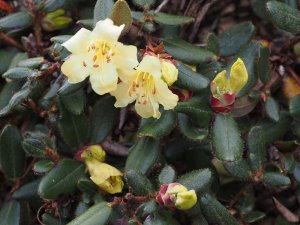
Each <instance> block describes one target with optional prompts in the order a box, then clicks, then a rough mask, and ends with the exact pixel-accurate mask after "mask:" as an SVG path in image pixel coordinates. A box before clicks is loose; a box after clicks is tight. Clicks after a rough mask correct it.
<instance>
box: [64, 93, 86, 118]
mask: <svg viewBox="0 0 300 225" xmlns="http://www.w3.org/2000/svg"><path fill="white" fill-rule="evenodd" d="M61 101H62V103H63V104H64V106H65V107H66V109H67V110H69V111H70V112H71V113H74V114H76V115H79V114H81V113H82V112H83V110H84V107H85V104H86V95H85V92H84V91H83V89H79V90H78V91H76V92H73V93H71V94H68V95H62V96H61Z"/></svg>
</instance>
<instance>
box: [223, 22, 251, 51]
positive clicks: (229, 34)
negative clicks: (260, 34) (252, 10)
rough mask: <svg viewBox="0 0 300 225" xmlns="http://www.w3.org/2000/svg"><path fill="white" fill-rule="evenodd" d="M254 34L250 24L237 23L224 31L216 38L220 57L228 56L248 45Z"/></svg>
mask: <svg viewBox="0 0 300 225" xmlns="http://www.w3.org/2000/svg"><path fill="white" fill-rule="evenodd" d="M253 34H254V26H253V24H252V23H251V22H244V23H239V24H237V25H234V26H232V27H230V28H229V29H227V30H225V31H224V32H223V33H222V34H221V35H220V36H219V38H218V40H219V46H220V55H221V56H230V55H233V54H236V53H238V52H239V50H240V49H241V48H242V47H243V46H245V45H246V44H248V43H249V42H250V40H251V38H252V36H253Z"/></svg>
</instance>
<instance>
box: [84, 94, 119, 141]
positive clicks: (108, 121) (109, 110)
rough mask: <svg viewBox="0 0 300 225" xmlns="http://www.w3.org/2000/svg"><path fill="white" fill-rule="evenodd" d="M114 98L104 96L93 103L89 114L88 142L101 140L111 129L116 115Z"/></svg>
mask: <svg viewBox="0 0 300 225" xmlns="http://www.w3.org/2000/svg"><path fill="white" fill-rule="evenodd" d="M114 102H115V100H114V98H113V97H108V96H105V97H103V98H101V99H100V100H99V101H97V103H96V104H95V106H94V108H93V112H92V116H91V126H90V142H91V143H92V144H97V143H100V142H101V141H103V140H104V139H105V138H106V137H107V135H108V134H109V133H110V132H111V130H112V129H113V127H114V125H115V123H116V121H117V115H118V109H117V108H116V107H115V106H114Z"/></svg>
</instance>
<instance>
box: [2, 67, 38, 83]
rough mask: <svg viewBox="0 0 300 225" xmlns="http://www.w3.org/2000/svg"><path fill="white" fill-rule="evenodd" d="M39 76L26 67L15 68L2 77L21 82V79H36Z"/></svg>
mask: <svg viewBox="0 0 300 225" xmlns="http://www.w3.org/2000/svg"><path fill="white" fill-rule="evenodd" d="M36 75H37V72H36V71H34V70H32V69H29V68H26V67H14V68H11V69H9V70H7V71H6V72H5V73H4V74H3V75H2V77H3V78H8V79H12V80H19V79H24V78H28V77H35V76H36Z"/></svg>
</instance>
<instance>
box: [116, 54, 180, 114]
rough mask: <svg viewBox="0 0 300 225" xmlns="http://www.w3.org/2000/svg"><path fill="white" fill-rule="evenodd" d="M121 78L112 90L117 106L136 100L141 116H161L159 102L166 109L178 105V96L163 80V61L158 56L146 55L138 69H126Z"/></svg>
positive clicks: (136, 106) (136, 107) (123, 105)
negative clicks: (116, 86)
mask: <svg viewBox="0 0 300 225" xmlns="http://www.w3.org/2000/svg"><path fill="white" fill-rule="evenodd" d="M120 75H121V74H120ZM120 78H121V80H122V82H121V83H119V84H118V88H117V89H116V90H115V91H113V92H111V95H113V96H115V97H116V99H117V101H116V103H115V106H116V107H125V106H127V105H128V104H130V103H132V102H134V101H136V102H135V109H136V111H137V113H138V114H139V115H140V116H142V117H144V118H149V117H154V118H159V117H160V112H159V104H161V105H163V106H164V109H166V110H168V109H173V108H174V107H175V106H176V105H177V102H178V96H177V95H175V94H173V93H172V91H170V90H169V88H168V85H167V84H166V83H165V82H164V81H163V80H162V71H161V62H160V60H159V58H158V57H156V56H149V55H146V56H145V57H144V58H143V60H142V61H141V62H140V64H139V65H138V67H137V68H136V70H131V71H124V73H123V74H122V75H121V76H120Z"/></svg>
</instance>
